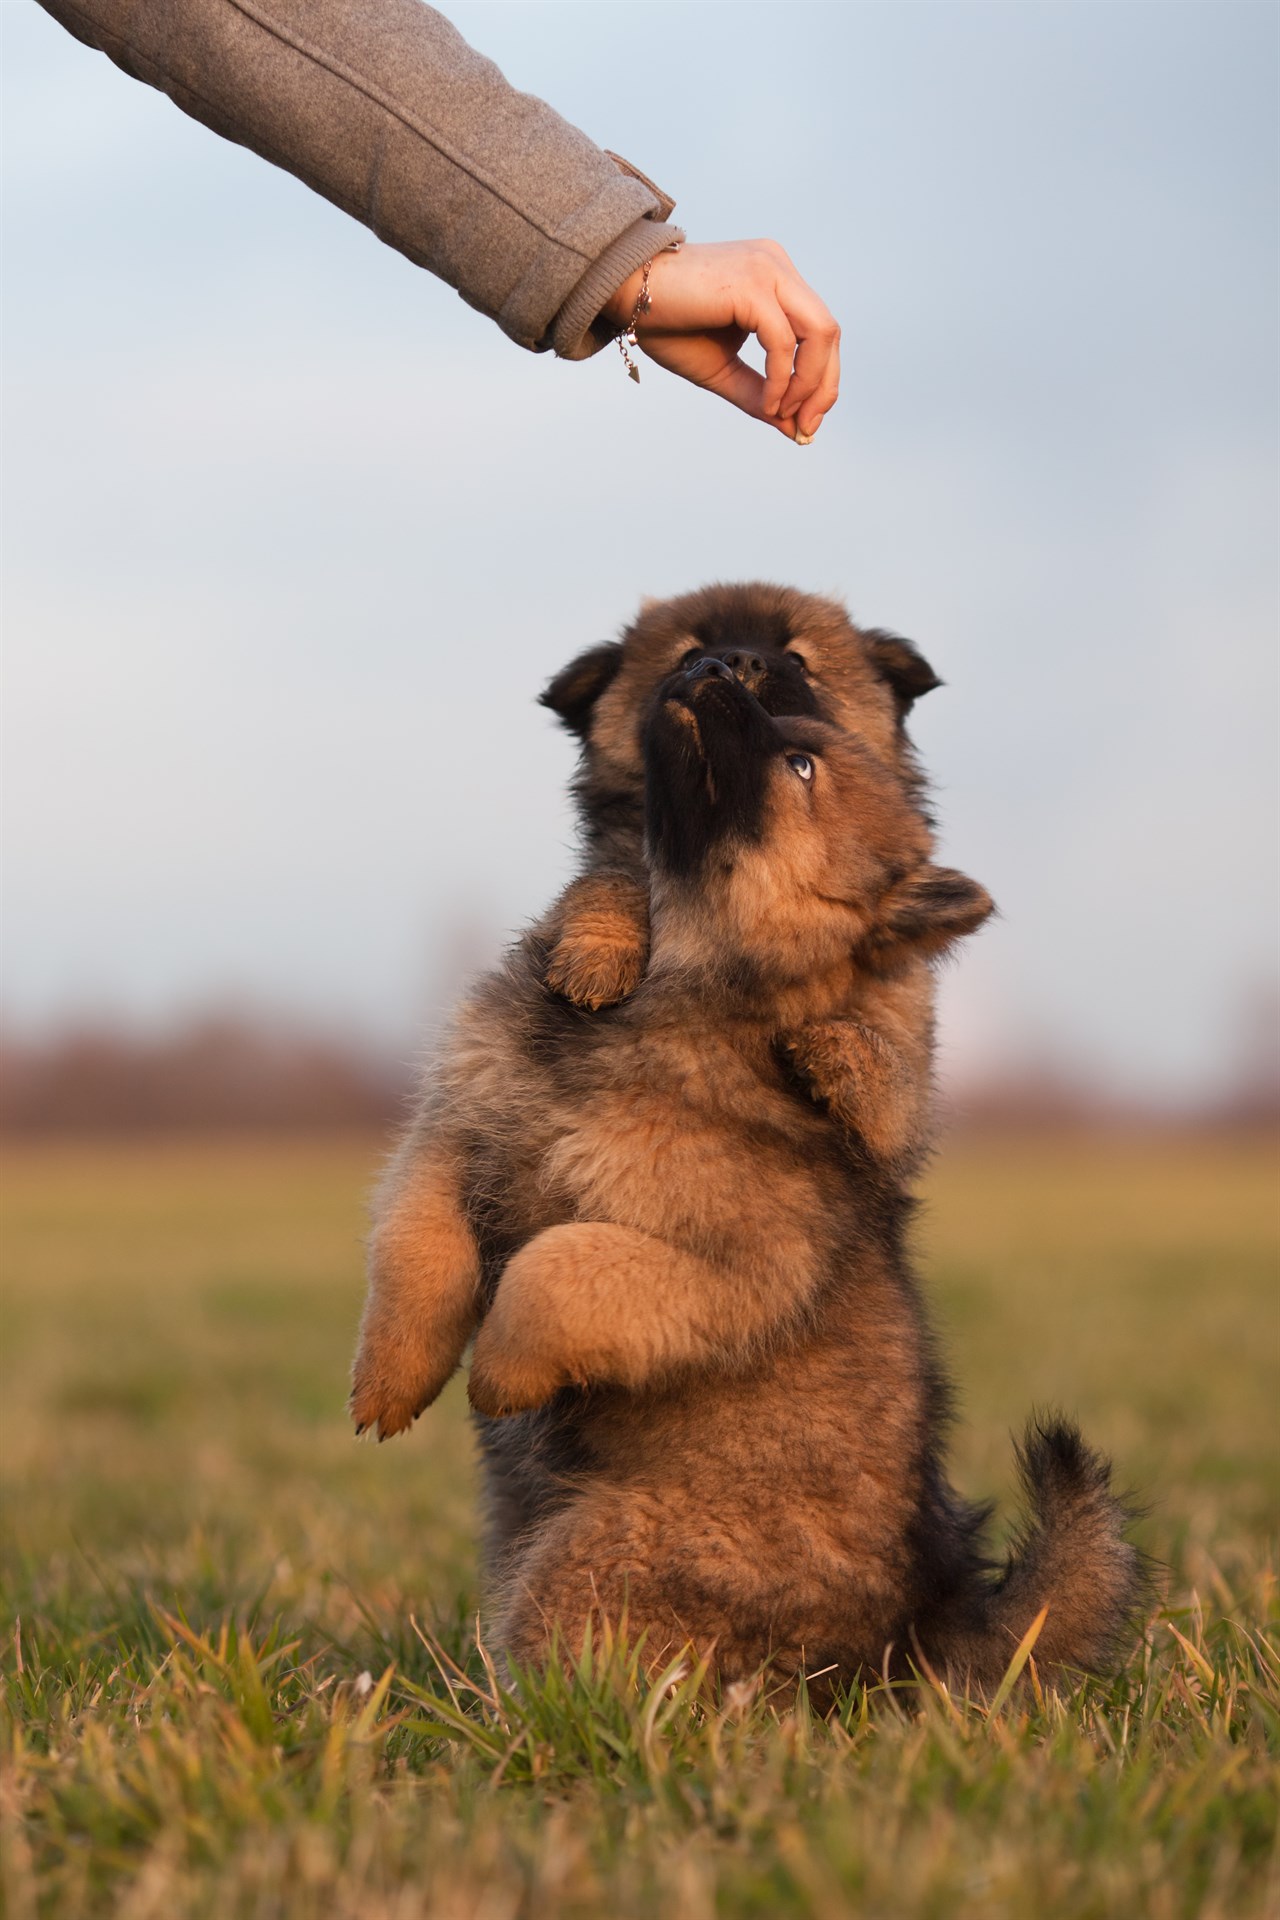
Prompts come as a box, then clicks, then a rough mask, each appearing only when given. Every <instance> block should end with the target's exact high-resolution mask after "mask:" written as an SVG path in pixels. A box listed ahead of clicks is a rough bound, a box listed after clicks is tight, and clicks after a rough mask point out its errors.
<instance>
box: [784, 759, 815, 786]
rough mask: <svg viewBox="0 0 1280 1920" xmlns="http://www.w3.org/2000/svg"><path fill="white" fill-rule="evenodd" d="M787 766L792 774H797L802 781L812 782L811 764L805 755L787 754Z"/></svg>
mask: <svg viewBox="0 0 1280 1920" xmlns="http://www.w3.org/2000/svg"><path fill="white" fill-rule="evenodd" d="M787 765H788V766H789V767H790V769H791V771H792V773H798V774H799V775H800V778H801V779H802V780H812V778H813V762H812V760H811V759H810V758H809V756H808V754H807V753H789V754H788V755H787Z"/></svg>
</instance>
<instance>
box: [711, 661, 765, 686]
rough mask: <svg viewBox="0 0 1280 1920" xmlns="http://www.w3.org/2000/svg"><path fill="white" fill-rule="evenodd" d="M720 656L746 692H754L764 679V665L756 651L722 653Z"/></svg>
mask: <svg viewBox="0 0 1280 1920" xmlns="http://www.w3.org/2000/svg"><path fill="white" fill-rule="evenodd" d="M720 658H721V659H722V660H723V661H724V663H725V665H726V667H728V669H729V671H730V673H732V674H733V676H734V678H735V679H738V680H741V682H742V684H743V686H744V687H745V688H746V689H747V691H748V693H754V692H755V690H756V688H757V687H758V686H759V685H760V682H761V681H762V680H763V679H764V675H765V665H764V661H763V660H762V659H761V658H760V655H759V654H758V653H722V654H721V656H720Z"/></svg>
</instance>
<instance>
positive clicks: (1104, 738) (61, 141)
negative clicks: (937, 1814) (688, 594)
mask: <svg viewBox="0 0 1280 1920" xmlns="http://www.w3.org/2000/svg"><path fill="white" fill-rule="evenodd" d="M369 3H370V4H372V3H373V0H369ZM447 10H448V11H450V13H451V17H452V18H454V19H455V20H456V22H457V23H458V25H459V26H460V27H461V29H462V31H463V32H464V33H465V34H467V36H468V37H469V38H470V39H471V40H472V41H473V42H474V43H475V44H477V45H478V46H480V47H482V48H483V49H484V50H485V51H486V52H488V53H489V54H490V55H491V56H492V57H493V58H495V59H496V60H497V61H498V63H499V64H500V65H501V66H502V67H503V68H504V70H505V71H506V72H507V74H508V76H509V77H510V78H511V79H512V80H513V81H515V82H516V83H517V84H519V85H522V86H524V87H527V88H528V89H530V90H531V91H533V92H536V93H540V94H542V95H543V96H544V97H546V98H547V99H549V100H551V101H552V102H553V104H554V105H556V106H557V107H558V108H559V109H560V111H561V112H563V113H564V114H565V115H566V116H567V117H568V118H570V119H571V120H574V121H576V122H577V123H578V124H579V125H580V126H582V127H584V128H585V129H586V131H587V132H589V133H590V134H591V135H592V136H593V137H594V138H596V139H598V140H599V141H600V142H601V143H602V144H603V145H608V146H611V147H614V148H616V149H617V150H619V151H621V152H623V153H626V154H627V155H628V156H629V157H630V158H632V159H633V160H634V161H635V162H636V164H637V165H639V166H641V167H642V168H643V169H644V170H645V171H646V172H648V173H650V174H652V175H653V176H654V177H655V178H657V179H658V180H660V181H661V182H662V183H663V184H664V185H665V186H666V187H667V188H668V190H669V191H670V192H671V193H673V194H674V195H675V196H676V198H677V201H678V217H679V218H680V219H681V220H682V221H683V222H684V224H685V225H686V226H687V228H688V230H689V232H690V234H691V235H692V236H693V237H696V238H703V239H720V238H728V237H733V236H737V235H741V234H751V233H756V232H763V233H770V234H773V235H775V236H776V237H777V238H779V239H781V240H782V241H783V242H784V244H786V245H787V246H788V248H789V249H790V250H791V252H792V254H793V255H794V257H795V259H796V260H797V262H798V264H799V265H800V267H801V269H802V270H803V271H804V272H805V273H806V274H807V275H808V276H809V277H810V278H811V280H812V281H813V283H814V284H815V285H816V286H817V287H818V288H819V290H820V291H821V293H822V294H823V296H824V297H825V298H826V299H827V301H828V303H829V304H830V305H831V306H832V308H833V309H834V310H835V312H836V313H837V315H838V316H839V318H840V319H841V321H842V323H843V325H844V328H845V364H846V369H847V374H846V384H845V391H844V396H843V398H842V401H841V404H840V406H839V408H838V409H837V411H836V413H835V415H834V416H833V417H832V419H831V420H830V421H829V422H828V424H827V426H826V427H825V428H824V429H823V432H822V434H821V435H820V437H819V439H818V441H817V443H816V444H815V446H814V447H813V448H811V449H809V450H807V451H805V452H797V451H796V450H795V449H793V448H791V447H789V446H787V445H785V444H783V443H781V442H780V441H775V438H774V436H773V435H771V434H769V433H766V432H765V431H763V430H761V429H759V428H756V427H753V426H752V425H751V424H750V423H748V422H746V421H745V420H743V419H742V418H741V417H740V416H738V415H735V414H733V413H732V412H731V411H730V410H729V409H727V408H723V407H721V406H719V405H718V404H717V403H715V402H712V401H709V400H707V399H705V398H703V397H702V396H700V395H697V394H695V393H693V392H692V390H690V389H687V388H684V387H682V386H680V385H679V384H677V383H675V382H673V381H670V380H668V379H666V378H665V377H664V376H663V375H661V374H660V373H658V372H657V371H656V370H655V371H651V372H649V373H647V374H646V376H645V379H644V381H643V383H642V385H641V386H640V388H639V389H638V390H637V389H636V388H634V387H633V386H631V384H630V383H629V382H628V381H627V380H626V379H625V377H624V375H623V372H622V369H621V367H620V364H619V363H618V361H617V358H616V356H615V355H612V354H609V355H604V356H601V357H600V358H598V359H597V360H596V361H594V362H592V363H591V364H589V365H587V366H562V365H557V364H555V363H554V362H553V361H552V360H550V359H549V358H547V357H542V358H535V357H533V356H529V355H525V354H522V353H521V352H520V351H519V350H518V349H516V348H514V347H512V346H511V345H510V344H509V343H508V342H507V341H506V340H505V339H503V337H502V336H501V335H500V334H499V333H498V332H497V330H496V329H495V328H493V327H492V326H491V325H490V324H489V323H487V322H486V321H484V320H483V319H482V318H481V317H480V316H479V315H477V314H475V313H473V312H472V311H471V310H470V309H469V308H467V307H466V306H464V305H463V304H462V303H461V302H460V301H459V300H458V299H457V298H456V296H455V295H453V294H452V293H451V292H450V291H449V290H448V289H447V288H445V287H443V286H442V285H440V284H439V283H437V282H433V281H432V280H430V279H429V278H428V277H427V276H425V275H423V274H422V273H420V272H418V271H417V270H416V269H414V268H412V267H411V266H409V264H408V263H407V262H406V261H404V260H402V259H400V258H399V257H398V256H397V255H395V254H393V253H390V252H389V251H388V250H387V249H385V248H383V247H381V246H380V245H379V244H378V243H377V242H376V241H375V240H374V239H373V238H372V236H371V235H369V234H368V233H366V232H365V231H364V230H363V229H362V228H360V227H358V226H356V225H355V224H354V223H352V222H351V221H349V220H347V219H346V218H345V217H344V216H342V215H341V214H339V213H337V212H336V211H335V210H334V209H333V208H331V207H329V206H327V205H326V204H325V203H324V202H322V201H320V200H318V199H316V198H315V197H314V196H313V195H311V194H310V193H308V192H307V191H306V189H304V188H303V187H301V186H300V185H298V184H297V183H296V182H295V181H293V180H291V179H289V178H288V177H286V176H285V175H283V174H280V173H277V172H275V171H273V170H272V169H271V168H269V167H267V166H265V165H264V164H263V163H262V162H261V161H259V160H257V159H255V158H254V157H253V156H252V155H250V154H248V153H245V152H243V151H241V150H239V149H237V148H234V147H231V146H229V145H228V144H226V143H225V142H222V141H219V140H218V139H216V138H215V137H214V136H213V135H211V134H210V133H208V132H207V131H206V130H205V129H204V128H202V127H199V126H197V125H195V124H194V123H193V122H191V121H188V120H186V119H184V118H183V116H182V115H181V114H180V113H178V112H177V111H176V109H175V108H173V107H172V106H170V105H169V103H168V102H167V101H166V100H164V99H162V98H161V97H160V96H159V95H158V94H155V93H152V92H150V91H148V90H147V89H145V88H143V87H141V86H139V85H137V84H136V83H134V82H131V81H129V80H128V79H126V78H125V76H124V75H122V74H121V73H119V72H118V71H117V70H116V69H115V68H114V67H112V66H111V65H110V64H109V63H108V62H107V61H106V60H105V59H103V58H102V57H101V56H100V55H96V54H92V53H90V52H89V51H88V50H87V49H84V48H82V47H80V46H78V45H77V44H76V43H75V42H74V41H72V40H71V39H70V38H69V37H68V36H67V35H66V34H65V33H63V32H62V30H61V29H60V28H58V27H57V26H55V25H54V23H53V22H52V21H50V20H49V19H48V18H47V17H45V16H44V15H43V14H41V13H40V12H39V11H38V9H36V8H35V7H34V6H33V5H31V4H30V3H29V0H8V4H5V5H4V7H3V19H4V27H5V39H6V62H5V65H6V81H7V94H8V101H7V112H6V146H7V165H6V180H7V221H6V225H7V247H6V251H7V261H6V266H7V272H6V301H7V313H6V356H5V359H6V385H7V431H6V467H7V474H6V478H7V487H6V499H7V515H6V522H7V524H6V543H5V544H6V572H7V594H6V601H7V604H6V616H7V617H6V629H7V659H8V664H7V701H6V725H7V739H6V775H7V778H6V786H7V805H6V810H5V815H6V818H5V825H6V835H7V850H6V873H7V885H6V893H7V911H6V945H7V957H6V965H5V979H4V1001H3V1005H4V1010H5V1014H6V1017H7V1018H8V1019H9V1020H10V1021H11V1022H13V1023H14V1024H17V1025H20V1026H32V1025H36V1026H47V1025H49V1024H50V1023H56V1022H57V1021H59V1020H61V1019H63V1018H66V1017H69V1016H71V1015H75V1014H79V1013H83V1012H85V1011H92V1012H97V1013H107V1014H112V1015H119V1016H121V1017H126V1018H130V1019H136V1020H141V1021H149V1022H154V1021H158V1020H164V1019H167V1018H170V1017H174V1016H176V1015H179V1014H181V1013H182V1012H184V1011H185V1010H188V1009H192V1008H196V1007H200V1006H204V1005H207V1004H209V1003H210V1002H212V1001H217V1000H225V999H226V998H228V997H230V996H232V995H236V996H239V997H241V998H243V999H246V1000H248V1001H250V1002H252V1003H255V1004H258V1005H262V1006H265V1007H267V1008H272V1009H278V1010H283V1011H286V1012H289V1013H291V1014H294V1015H296V1016H298V1017H302V1018H307V1019H317V1020H333V1021H336V1022H340V1023H344V1024H346V1025H349V1026H352V1027H355V1028H357V1029H359V1030H361V1031H364V1032H366V1033H368V1034H370V1035H372V1036H374V1037H376V1038H377V1039H379V1040H380V1041H382V1042H386V1043H389V1044H392V1045H403V1046H405V1047H407V1046H408V1045H410V1044H411V1042H412V1039H413V1036H414V1034H415V1033H416V1032H417V1031H418V1030H419V1029H420V1027H421V1026H422V1025H423V1023H424V1022H425V1020H426V1019H427V1017H428V1015H429V1013H430V1010H431V1007H432V1004H433V1002H434V1001H436V1000H438V998H439V997H440V995H441V993H442V992H443V991H444V985H445V983H446V982H447V981H448V980H449V979H450V978H451V977H452V975H453V973H454V972H455V971H456V967H457V964H458V959H459V956H460V955H466V954H468V953H470V952H472V951H474V950H476V949H477V948H479V949H483V948H484V946H485V944H486V943H490V944H492V943H493V942H494V941H496V939H497V937H498V935H499V934H500V933H501V932H502V930H504V929H508V928H514V927H517V926H518V925H520V923H521V922H522V921H523V920H524V919H526V918H527V917H528V916H529V915H531V914H532V913H534V912H536V911H537V910H538V909H539V908H540V907H541V905H542V904H543V903H544V902H545V900H546V899H547V898H548V897H549V895H550V894H551V893H552V891H553V890H554V889H555V888H556V886H557V885H558V884H559V883H560V881H561V880H562V879H563V877H565V875H566V874H567V872H568V871H569V867H570V853H569V848H570V843H571V825H570V820H569V815H568V812H567V810H566V808H565V805H564V802H563V799H562V797H561V795H562V788H563V785H564V782H565V780H566V778H567V776H568V774H569V771H570V767H571V755H570V752H569V749H568V744H567V742H566V741H564V740H563V739H562V738H560V737H559V736H557V734H556V733H555V731H554V729H553V727H552V726H551V724H550V722H549V720H548V718H547V717H546V716H545V715H544V714H543V713H542V712H541V711H540V710H539V709H538V708H537V707H536V706H535V705H534V704H533V701H534V696H535V694H536V693H537V690H538V688H539V687H540V685H541V684H542V683H543V681H544V680H545V679H546V677H547V676H548V675H549V674H550V673H551V672H552V671H553V670H554V669H555V668H556V667H558V666H559V665H561V664H562V663H563V661H564V660H565V659H567V658H568V657H569V656H570V655H571V654H572V653H573V652H574V651H576V650H577V649H578V648H579V647H581V646H583V645H586V644H589V643H591V642H593V641H595V640H596V639H598V638H600V637H602V636H604V635H607V634H609V633H611V632H613V631H615V630H616V628H617V627H618V625H619V624H620V623H621V622H622V621H623V620H624V619H625V618H626V617H627V616H628V615H629V614H630V613H631V612H632V611H633V610H634V608H635V606H636V605H637V603H638V601H639V599H640V597H641V595H642V594H645V593H657V594H663V593H667V592H671V591H676V590H681V589H684V588H686V587H689V586H692V585H695V584H697V583H699V582H701V581H702V580H704V579H707V578H711V577H720V578H735V577H743V576H750V575H764V576H768V577H772V578H776V579H783V580H788V581H793V582H796V583H798V584H800V585H803V586H806V587H812V588H817V589H821V590H824V591H835V592H838V593H840V594H842V595H843V596H845V597H847V599H848V600H849V603H850V605H851V606H852V608H853V610H854V611H855V613H856V614H858V615H860V616H862V617H863V618H865V619H866V620H868V621H870V622H876V623H881V624H885V625H891V626H896V627H898V628H899V629H901V630H902V631H904V632H906V633H908V634H910V635H912V636H913V637H914V638H915V639H916V640H917V641H918V642H919V644H920V645H921V646H922V647H923V649H924V651H925V652H926V653H927V655H928V656H929V658H930V659H931V660H932V661H933V663H934V665H935V666H936V667H937V668H938V670H939V671H940V672H941V673H942V674H943V675H944V676H945V678H946V680H947V681H948V683H949V684H948V686H947V687H946V689H945V690H944V691H941V692H939V693H937V694H935V695H933V696H932V697H931V698H930V699H929V700H928V701H926V702H925V703H924V704H923V705H922V706H921V707H920V709H919V712H918V724H917V728H916V733H917V738H918V740H919V742H920V745H921V748H922V751H923V753H924V756H925V758H926V761H927V763H928V765H929V767H930V768H931V770H932V772H933V774H934V776H935V779H936V783H937V789H938V796H939V805H940V811H941V816H942V821H943V827H944V839H945V850H946V853H947V855H948V856H949V857H950V858H952V859H954V860H955V861H956V863H957V864H960V865H963V866H967V867H968V868H969V869H970V870H971V871H972V872H974V873H975V874H976V875H978V876H979V877H980V878H981V879H982V880H984V881H985V882H986V883H987V884H988V885H989V886H990V887H991V889H992V891H993V892H994V893H995V895H996V897H997V899H998V900H999V902H1000V905H1001V908H1002V910H1003V915H1004V917H1003V919H1002V921H1001V922H999V923H998V924H996V925H994V926H993V927H991V928H990V929H988V930H987V931H986V932H985V933H984V934H983V935H982V936H981V937H980V938H979V939H978V940H977V941H975V942H973V943H971V945H970V947H969V949H968V950H967V951H966V952H965V954H964V955H963V957H962V959H961V961H960V963H959V965H958V966H957V967H956V968H955V969H954V970H953V972H952V973H951V974H950V975H949V976H948V980H947V984H946V989H945V1009H946V1011H945V1034H946V1041H947V1058H948V1059H949V1061H950V1064H951V1068H952V1070H953V1072H955V1073H957V1074H959V1073H968V1072H970V1071H973V1070H975V1069H976V1068H977V1067H980V1066H983V1065H986V1064H992V1063H995V1064H998V1065H1000V1066H1001V1067H1003V1068H1006V1069H1008V1068H1012V1067H1016V1066H1017V1065H1018V1063H1019V1062H1029V1061H1033V1060H1035V1061H1041V1060H1045V1059H1051V1060H1055V1061H1059V1062H1062V1063H1064V1064H1065V1066H1066V1067H1067V1068H1068V1069H1070V1070H1073V1071H1077V1072H1080V1073H1087V1074H1089V1075H1091V1076H1094V1077H1098V1078H1101V1079H1102V1080H1103V1081H1105V1082H1106V1083H1108V1084H1110V1085H1111V1086H1113V1087H1115V1088H1116V1089H1117V1090H1120V1091H1128V1092H1133V1091H1149V1092H1155V1093H1158V1094H1162V1095H1168V1096H1173V1097H1183V1096H1190V1095H1196V1094H1200V1093H1206V1092H1212V1091H1213V1090H1214V1089H1215V1088H1216V1087H1218V1086H1220V1085H1222V1084H1223V1082H1224V1081H1225V1080H1226V1079H1228V1078H1230V1077H1231V1076H1232V1075H1233V1074H1234V1072H1235V1071H1236V1069H1237V1067H1238V1065H1239V1058H1238V1055H1239V1044H1240V1042H1239V1031H1238V1028H1239V1018H1240V1012H1239V1010H1240V1005H1241V1002H1242V998H1244V997H1247V996H1248V995H1250V994H1252V993H1255V992H1256V991H1258V990H1259V989H1260V988H1261V987H1263V986H1265V983H1266V982H1267V981H1268V980H1270V979H1271V978H1273V977H1274V967H1275V933H1276V892H1275V865H1276V862H1275V825H1276V814H1277V793H1276V773H1275V767H1276V745H1277V741H1276V719H1277V687H1276V666H1275V662H1276V644H1275V643H1276V632H1277V593H1276V588H1277V549H1276V525H1277V504H1278V503H1277V467H1276V438H1277V435H1276V429H1277V411H1278V409H1277V358H1276V334H1277V328H1276V322H1277V251H1276V231H1277V222H1276V212H1277V208H1276V198H1277V188H1276V182H1277V142H1276V131H1275V128H1276V114H1275V104H1276V103H1275V73H1276V55H1277V13H1276V11H1275V10H1274V9H1273V8H1272V7H1271V6H1269V5H1261V4H1259V5H1233V4H1230V0H1212V3H1211V4H1206V5H1172V4H1159V3H1156V4H1132V5H1130V4H1124V3H1118V0H1103V3H1101V4H1088V3H1086V0H1072V3H1071V4H1034V5H1031V4H1025V5H1024V4H1016V3H1011V4H1000V5H989V4H965V3H964V0H959V3H956V4H945V5H929V4H888V5H849V6H842V5H825V6H805V5H800V4H788V5H786V6H772V5H767V6H735V7H734V8H732V9H729V8H725V7H721V6H716V5H683V6H658V5H646V4H640V3H638V0H629V3H628V4H625V5H618V6H613V5H608V6H605V5H598V4H597V5H543V4H537V3H536V0H532V3H530V4H524V5H520V6H508V5H468V6H466V7H461V6H459V7H454V8H452V9H447Z"/></svg>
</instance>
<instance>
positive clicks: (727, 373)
mask: <svg viewBox="0 0 1280 1920" xmlns="http://www.w3.org/2000/svg"><path fill="white" fill-rule="evenodd" d="M699 384H700V385H701V386H704V387H706V389H707V391H708V392H709V393H718V394H719V396H720V398H721V399H722V400H727V401H728V402H729V404H730V406H734V407H738V408H740V409H741V410H742V412H743V413H747V414H750V416H751V418H752V419H753V420H763V421H764V422H765V424H766V425H768V426H771V427H776V428H777V430H778V432H779V433H781V434H784V435H785V436H786V438H787V439H788V440H794V439H795V437H796V423H795V420H794V419H790V420H784V419H782V417H781V416H780V415H779V414H778V413H776V412H775V413H772V414H770V413H767V412H766V411H765V398H766V381H765V377H764V375H763V374H760V373H757V372H756V370H755V368H754V367H749V366H748V365H747V364H746V362H745V360H739V359H737V358H735V359H732V360H730V361H728V362H727V363H726V364H725V365H724V366H723V367H721V368H719V369H717V371H716V372H715V373H714V374H712V375H711V376H710V377H709V378H707V379H704V380H702V381H700V382H699Z"/></svg>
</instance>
